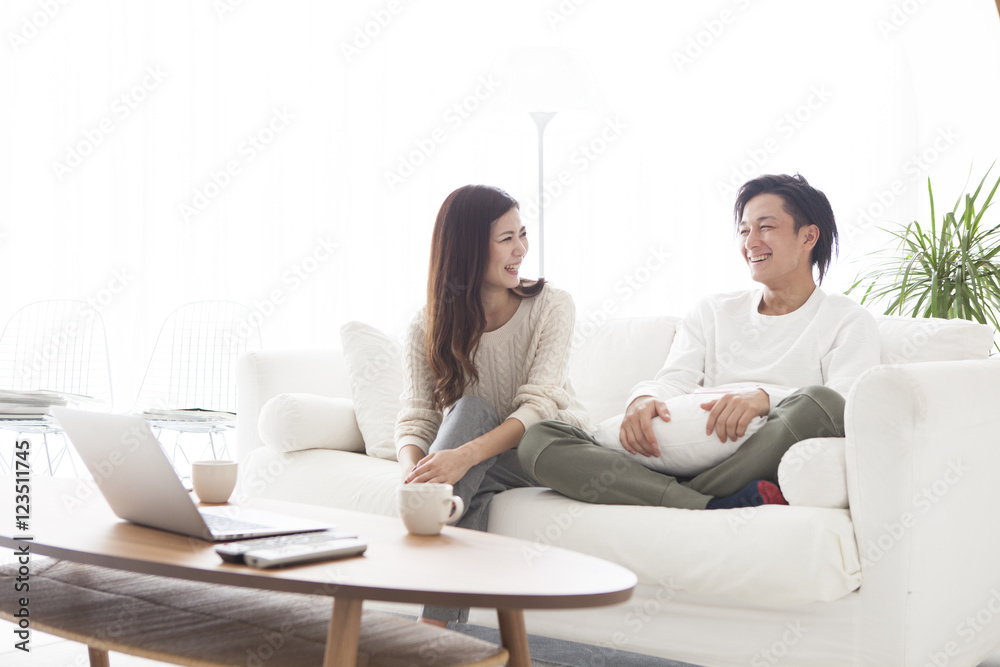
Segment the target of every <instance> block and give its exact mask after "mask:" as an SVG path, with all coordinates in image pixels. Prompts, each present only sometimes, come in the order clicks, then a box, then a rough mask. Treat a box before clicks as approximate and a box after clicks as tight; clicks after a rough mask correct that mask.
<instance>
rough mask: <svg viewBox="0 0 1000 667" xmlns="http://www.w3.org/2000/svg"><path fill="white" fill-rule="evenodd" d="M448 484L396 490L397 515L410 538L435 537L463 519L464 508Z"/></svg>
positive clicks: (417, 485)
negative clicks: (411, 535)
mask: <svg viewBox="0 0 1000 667" xmlns="http://www.w3.org/2000/svg"><path fill="white" fill-rule="evenodd" d="M452 491H453V489H452V487H451V484H404V485H403V486H401V487H399V491H398V493H397V497H398V499H399V515H400V516H401V517H402V518H403V524H404V525H405V526H406V530H408V531H410V533H412V534H413V535H437V534H438V533H440V532H441V528H442V527H443V526H444V525H445V524H446V523H454V522H456V521H458V518H459V517H460V516H462V512H463V511H464V510H465V504H464V503H463V502H462V499H461V498H459V497H458V496H455V495H452Z"/></svg>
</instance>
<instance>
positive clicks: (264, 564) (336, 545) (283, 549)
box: [243, 537, 368, 568]
mask: <svg viewBox="0 0 1000 667" xmlns="http://www.w3.org/2000/svg"><path fill="white" fill-rule="evenodd" d="M367 548H368V543H366V542H362V541H361V540H359V539H356V538H350V537H348V538H344V539H341V540H334V541H332V542H327V543H322V542H317V543H314V544H285V545H283V546H280V547H271V548H268V549H258V550H253V551H248V552H246V553H244V554H243V562H244V563H246V564H247V565H249V566H250V567H258V568H269V567H283V566H285V565H297V564H299V563H312V562H314V561H319V560H331V559H334V558H346V557H348V556H357V555H359V554H362V553H364V552H365V549H367Z"/></svg>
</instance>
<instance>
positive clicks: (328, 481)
mask: <svg viewBox="0 0 1000 667" xmlns="http://www.w3.org/2000/svg"><path fill="white" fill-rule="evenodd" d="M401 481H402V479H401V472H400V468H399V464H398V463H396V462H395V461H386V460H385V459H380V458H376V457H374V456H366V455H365V454H360V453H355V452H343V451H336V450H332V449H307V450H303V451H300V452H282V451H278V450H277V449H274V448H273V447H258V448H257V449H255V450H254V451H253V452H252V453H251V454H250V456H248V457H247V458H246V460H244V461H243V462H242V463H241V470H240V488H239V490H238V492H237V493H238V494H242V497H253V498H273V499H275V500H288V501H291V502H296V503H307V504H309V505H322V506H324V507H337V508H340V509H345V510H355V511H358V512H370V513H372V514H382V515H385V516H398V515H399V511H398V509H397V503H396V487H398V486H399V485H400V482H401ZM240 497H241V496H240V495H238V496H237V498H236V500H237V502H238V501H239V498H240Z"/></svg>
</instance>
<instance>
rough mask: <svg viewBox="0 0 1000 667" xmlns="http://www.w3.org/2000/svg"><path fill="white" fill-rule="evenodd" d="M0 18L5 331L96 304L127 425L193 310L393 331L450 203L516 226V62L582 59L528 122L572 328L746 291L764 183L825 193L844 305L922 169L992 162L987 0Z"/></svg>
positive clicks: (69, 12)
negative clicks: (59, 305) (178, 315)
mask: <svg viewBox="0 0 1000 667" xmlns="http://www.w3.org/2000/svg"><path fill="white" fill-rule="evenodd" d="M0 27H2V33H3V36H4V39H3V44H0V91H2V92H0V94H2V96H3V97H2V103H0V280H2V281H3V286H4V288H3V297H2V301H0V319H2V320H6V319H7V318H8V317H9V316H10V315H11V314H12V313H13V312H14V311H15V310H16V309H17V308H18V307H20V306H22V305H24V304H26V303H29V302H31V301H35V300H40V299H48V298H80V299H90V300H92V301H93V303H94V304H96V305H95V307H96V308H98V309H99V311H100V313H101V315H102V316H103V317H104V319H105V322H106V324H107V327H108V330H109V336H110V338H111V355H112V364H113V371H114V377H115V388H116V407H117V408H118V409H128V408H129V407H131V405H132V402H133V400H134V396H135V393H136V391H137V390H138V385H139V382H140V380H141V378H142V374H143V372H144V370H145V365H146V361H147V359H148V356H149V353H150V350H151V348H152V345H153V342H154V339H155V336H156V333H157V330H158V327H159V324H160V323H161V322H162V321H163V319H164V318H165V317H166V316H167V314H168V313H169V312H170V311H172V310H173V309H174V308H176V307H177V306H179V305H181V304H183V303H185V302H188V301H194V300H199V299H206V298H224V299H231V300H236V301H242V302H244V303H246V304H248V305H251V306H253V307H254V308H255V309H256V310H257V311H258V312H259V313H260V319H261V320H262V324H261V327H260V330H261V335H262V338H263V342H264V345H265V347H270V348H277V347H293V346H320V347H321V346H326V345H330V344H332V343H333V342H334V341H336V339H337V338H338V329H339V326H340V325H341V324H343V323H344V322H346V321H349V320H351V319H360V320H364V321H367V322H370V323H372V324H374V325H376V326H379V327H381V328H383V329H385V330H387V331H391V332H398V331H399V330H400V329H401V328H402V327H403V325H404V323H405V322H407V321H408V320H409V319H410V318H411V317H412V314H413V313H414V311H415V310H416V309H417V308H418V307H419V306H420V305H421V304H422V302H423V298H424V286H425V281H426V270H427V256H428V244H429V238H430V230H431V227H432V225H433V221H434V216H435V214H436V212H437V208H438V206H439V205H440V203H441V201H442V200H443V199H444V197H445V196H446V195H447V194H448V193H449V192H450V191H451V190H452V189H454V188H455V187H458V186H460V185H463V184H466V183H474V182H480V183H490V184H494V185H498V186H501V187H504V188H505V189H507V190H509V191H510V192H511V193H512V194H513V195H514V196H515V197H517V198H519V199H520V200H522V202H524V204H525V206H524V207H523V208H524V210H525V211H526V213H531V211H532V210H533V204H534V201H535V199H536V196H537V195H536V188H537V174H536V166H537V153H536V146H537V144H536V135H535V129H534V126H533V124H532V123H531V121H530V119H529V117H528V115H527V114H526V113H516V112H514V111H512V110H511V106H510V105H509V104H507V103H506V102H504V95H505V93H506V92H507V91H508V90H509V89H511V88H512V87H513V85H512V84H513V83H514V82H511V81H509V80H508V81H503V77H502V76H501V74H499V72H500V71H501V70H499V69H498V67H499V65H498V63H499V62H500V61H501V60H502V58H503V54H505V53H509V52H510V51H512V50H515V51H516V50H517V49H523V48H528V47H537V46H545V47H551V48H557V49H564V50H566V51H567V52H572V53H574V54H578V55H579V56H580V57H581V58H583V59H584V60H585V61H586V62H587V63H588V64H589V68H590V70H591V71H592V72H593V79H592V87H594V88H596V90H597V97H598V98H599V99H600V100H602V101H601V102H600V103H598V104H594V105H593V106H592V107H591V108H589V109H583V110H564V111H561V112H560V113H559V114H558V115H557V116H556V117H555V119H554V120H553V121H552V122H551V123H550V125H549V126H548V129H547V132H546V144H545V155H546V174H545V176H546V180H547V183H548V186H549V189H550V192H552V193H553V196H551V197H550V198H549V199H550V200H549V201H548V203H547V206H546V208H545V220H546V224H545V229H546V238H545V244H546V252H545V273H546V277H547V278H548V279H550V280H551V281H552V282H553V283H555V284H557V285H559V286H561V287H563V288H566V289H568V290H570V291H571V292H572V294H573V295H574V297H575V299H576V303H577V310H578V316H579V317H580V318H589V319H592V320H599V319H601V318H603V317H605V316H611V317H622V316H632V315H649V314H658V313H676V314H682V313H683V312H684V311H685V310H686V309H687V308H688V307H689V306H690V305H692V303H693V302H694V301H695V300H696V299H697V298H698V297H700V296H701V295H703V294H705V293H707V292H711V291H719V290H726V289H739V288H742V287H744V286H746V285H747V284H748V279H747V277H746V270H745V268H744V267H743V266H742V264H741V260H739V258H738V256H737V255H736V253H735V250H734V246H733V238H732V231H731V222H732V221H731V208H732V201H733V194H734V191H735V187H736V186H738V185H739V184H740V183H742V182H743V181H745V180H747V179H749V178H751V177H753V176H755V175H757V174H760V173H768V172H796V171H798V172H800V173H802V174H803V175H804V176H806V177H807V178H808V179H809V180H810V181H811V182H812V183H813V184H814V185H816V186H817V187H819V188H820V189H822V190H824V191H825V192H826V193H827V194H828V196H829V197H830V199H831V201H832V202H833V204H834V208H835V210H836V212H837V215H838V220H839V224H840V227H841V234H842V246H843V247H842V251H841V261H840V262H839V263H838V264H836V265H835V268H834V269H833V271H832V273H831V274H830V276H829V278H828V281H827V288H828V290H830V291H836V290H842V289H844V288H845V287H846V286H847V285H849V284H850V282H851V278H853V276H854V275H855V273H856V272H857V270H858V268H859V265H857V264H852V263H851V260H857V259H859V258H862V257H863V255H864V253H865V252H867V251H869V250H871V249H872V248H875V247H879V246H881V245H884V244H885V242H886V236H885V235H884V234H883V233H882V232H880V231H879V230H878V229H877V227H878V226H879V225H882V224H885V223H886V222H891V221H908V220H910V219H912V218H913V217H914V216H917V215H919V214H922V212H923V211H924V210H925V208H926V204H925V200H926V179H927V178H928V177H931V178H932V179H933V180H934V183H935V187H936V190H937V191H939V192H940V193H941V194H942V196H943V197H944V198H951V197H953V196H956V195H957V194H958V192H959V188H960V187H961V186H962V184H963V183H964V181H965V177H966V175H967V173H968V171H969V168H970V166H971V165H973V164H974V165H975V169H974V172H975V174H980V175H981V174H982V172H983V171H985V168H986V167H987V166H988V165H989V164H990V163H991V162H992V161H993V160H994V159H996V158H997V157H998V155H1000V137H998V135H1000V129H998V128H1000V124H998V123H997V121H996V108H997V101H998V97H1000V88H998V86H997V83H996V82H997V81H998V73H1000V39H998V37H1000V17H998V16H997V11H996V7H995V5H994V3H993V2H991V1H990V0H950V1H949V2H946V3H945V2H926V1H918V0H892V1H881V0H880V1H872V0H842V1H841V2H822V3H820V2H808V1H803V0H768V1H767V2H759V1H758V0H719V1H717V2H714V3H682V2H661V1H654V0H623V1H621V2H608V1H606V0H589V1H587V0H550V1H548V2H537V1H536V0H509V1H508V2H504V3H480V2H469V1H468V0H465V1H464V2H463V1H460V0H420V1H419V2H417V1H415V0H376V1H366V2H322V1H320V0H312V1H307V0H286V1H284V2H265V1H264V0H242V1H241V0H161V1H148V2H137V1H136V0H117V1H116V0H91V1H89V2H69V1H65V2H63V1H60V0H8V1H7V2H4V3H3V5H2V7H0ZM542 74H544V73H542ZM505 76H506V75H505ZM550 85H551V86H552V87H553V89H554V90H559V89H562V88H566V87H572V86H574V85H578V82H577V81H573V80H567V79H563V78H558V77H554V78H553V79H552V80H551V83H550ZM538 110H540V111H547V110H550V109H538ZM947 193H952V194H947ZM525 218H526V220H527V222H528V225H529V234H531V235H535V234H536V232H537V230H536V228H535V225H534V219H533V217H532V216H531V215H525ZM532 266H535V265H532V264H531V263H530V262H529V263H528V264H526V267H527V273H528V274H529V275H530V274H531V273H532V271H533V268H532Z"/></svg>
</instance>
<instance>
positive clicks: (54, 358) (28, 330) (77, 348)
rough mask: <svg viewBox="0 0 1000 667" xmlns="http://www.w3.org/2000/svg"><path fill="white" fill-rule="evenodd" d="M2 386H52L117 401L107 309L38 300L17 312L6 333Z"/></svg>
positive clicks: (0, 348)
mask: <svg viewBox="0 0 1000 667" xmlns="http://www.w3.org/2000/svg"><path fill="white" fill-rule="evenodd" d="M0 389H11V390H14V391H31V390H36V389H46V390H49V391H55V392H60V393H70V394H81V395H84V396H90V397H92V398H94V399H96V400H97V401H99V402H100V403H101V404H103V405H106V406H107V407H108V408H109V409H110V407H111V405H112V403H113V393H112V389H111V366H110V362H109V357H108V342H107V336H106V334H105V330H104V321H103V320H102V319H101V314H100V313H99V312H98V311H97V309H96V308H94V307H93V306H92V305H90V304H88V303H87V302H85V301H75V300H69V299H61V300H51V301H37V302H35V303H31V304H28V305H27V306H24V307H23V308H21V309H20V310H18V311H17V312H16V313H14V314H13V315H12V316H11V318H10V320H9V321H8V322H7V325H6V327H4V330H3V334H2V335H0Z"/></svg>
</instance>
